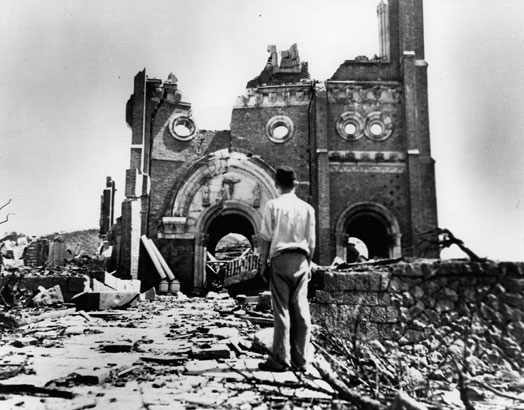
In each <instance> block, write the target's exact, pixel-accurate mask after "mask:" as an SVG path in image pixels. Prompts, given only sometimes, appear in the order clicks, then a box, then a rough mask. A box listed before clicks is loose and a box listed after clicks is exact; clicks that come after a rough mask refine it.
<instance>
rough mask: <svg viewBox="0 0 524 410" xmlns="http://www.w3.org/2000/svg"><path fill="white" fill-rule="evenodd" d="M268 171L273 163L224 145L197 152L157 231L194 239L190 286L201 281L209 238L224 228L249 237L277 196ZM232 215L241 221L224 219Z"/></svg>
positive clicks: (197, 286)
mask: <svg viewBox="0 0 524 410" xmlns="http://www.w3.org/2000/svg"><path fill="white" fill-rule="evenodd" d="M273 175H274V169H273V168H272V167H271V166H269V165H268V164H267V163H266V162H264V161H263V160H262V159H260V158H259V157H255V156H252V155H249V154H245V153H241V152H237V151H229V150H228V149H223V150H220V151H216V152H214V153H213V154H211V155H208V156H206V157H205V158H202V159H201V160H200V161H198V162H197V163H196V164H195V165H194V166H193V167H191V169H190V170H189V171H188V173H187V175H185V177H184V179H183V181H184V182H183V183H182V184H181V185H180V186H179V188H178V189H177V192H176V193H175V195H174V200H173V202H172V203H173V207H172V210H171V215H170V216H167V217H164V218H163V221H162V222H163V229H162V231H163V233H162V235H163V237H164V238H178V239H187V240H191V241H194V254H193V257H194V276H193V284H194V289H195V291H199V290H202V289H203V287H204V286H205V284H206V277H205V263H206V253H207V245H208V242H209V241H210V240H211V241H215V240H217V239H216V238H217V236H218V235H219V234H221V233H223V232H226V231H227V230H230V232H235V231H240V232H239V233H246V234H249V236H250V237H249V238H248V239H249V240H252V237H253V236H255V237H256V235H257V234H258V232H259V230H260V225H261V221H262V211H263V209H264V207H265V204H266V203H267V201H269V200H270V199H273V198H276V197H277V196H278V193H277V190H276V188H275V186H274V179H273ZM235 221H236V222H237V223H240V224H241V225H242V226H237V227H234V226H233V227H230V228H228V227H227V226H226V225H225V224H227V222H235ZM210 229H211V231H210ZM166 232H167V234H166ZM169 233H171V234H169Z"/></svg>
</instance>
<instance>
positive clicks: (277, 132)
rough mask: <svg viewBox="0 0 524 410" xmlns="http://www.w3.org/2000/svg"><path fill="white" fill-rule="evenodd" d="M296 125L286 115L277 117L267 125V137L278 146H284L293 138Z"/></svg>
mask: <svg viewBox="0 0 524 410" xmlns="http://www.w3.org/2000/svg"><path fill="white" fill-rule="evenodd" d="M294 133H295V125H294V124H293V121H292V120H291V118H289V117H288V116H286V115H275V116H274V117H272V118H271V119H270V120H269V121H268V122H267V123H266V136H267V137H268V138H269V139H270V140H271V141H272V142H274V143H276V144H282V143H284V142H286V141H288V140H290V139H291V138H292V137H293V134H294Z"/></svg>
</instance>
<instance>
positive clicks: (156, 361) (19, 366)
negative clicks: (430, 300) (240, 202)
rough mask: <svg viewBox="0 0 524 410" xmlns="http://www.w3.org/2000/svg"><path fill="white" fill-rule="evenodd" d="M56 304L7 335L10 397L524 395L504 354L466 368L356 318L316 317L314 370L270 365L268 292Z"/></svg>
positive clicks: (415, 400) (2, 348) (271, 404)
mask: <svg viewBox="0 0 524 410" xmlns="http://www.w3.org/2000/svg"><path fill="white" fill-rule="evenodd" d="M95 280H99V279H95ZM110 280H111V278H109V279H106V280H105V281H106V282H109V281H110ZM99 281H100V282H103V281H102V280H99ZM47 309H48V311H47V312H46V313H44V315H47V316H44V317H41V318H40V319H39V320H35V321H32V322H30V323H29V322H28V323H25V324H23V325H22V326H20V327H18V328H16V329H12V330H9V331H6V333H5V335H4V337H3V338H2V341H1V342H0V364H1V366H0V369H1V370H2V371H3V379H4V380H3V383H2V385H1V389H3V390H2V393H1V394H2V395H3V398H4V399H5V404H6V405H7V406H9V405H14V404H15V403H18V405H17V408H21V409H30V408H36V407H38V406H39V405H40V406H42V405H45V407H46V408H49V409H59V408H60V409H62V408H64V400H67V402H68V404H67V405H66V406H67V408H82V407H81V406H87V405H88V406H90V407H95V406H96V407H97V408H104V409H121V408H126V407H127V406H132V405H135V406H136V403H144V406H143V407H144V408H154V406H168V408H194V409H197V408H209V407H214V408H242V409H246V410H250V409H274V408H282V409H284V408H285V409H305V408H308V409H332V408H339V409H377V410H382V409H384V410H385V409H392V410H399V409H418V410H421V409H437V408H438V409H453V408H461V407H463V399H462V398H461V396H463V395H464V394H467V396H464V397H468V400H470V402H471V403H473V404H474V406H476V407H471V408H477V410H478V409H487V408H494V407H489V405H490V404H493V403H497V404H500V403H502V404H503V405H505V406H506V408H517V405H516V404H517V403H521V402H522V401H523V400H524V395H523V394H522V393H524V379H523V378H522V376H520V375H519V373H518V372H515V371H512V370H510V369H507V368H506V367H505V366H504V365H500V364H498V365H496V364H493V365H487V366H486V367H483V368H482V370H480V369H479V370H478V371H477V372H476V373H474V374H473V373H471V372H470V371H469V370H468V369H465V368H464V364H465V363H468V364H471V363H473V360H474V358H473V357H472V356H471V354H470V353H471V352H469V351H468V354H467V355H466V356H464V352H463V351H459V350H454V349H449V348H448V349H447V350H443V351H442V352H443V353H442V352H441V351H436V352H429V351H428V349H427V348H424V344H423V343H417V344H415V345H413V346H400V345H398V344H395V343H394V342H384V343H379V342H378V341H376V340H366V339H365V338H362V337H360V335H359V333H358V330H357V331H356V332H355V333H354V337H352V338H341V337H339V336H337V335H334V334H330V333H328V332H327V331H326V330H325V329H322V328H320V327H318V326H317V327H315V328H314V337H313V342H312V343H313V346H314V349H313V350H314V351H315V357H314V360H313V366H311V369H310V371H309V372H308V373H300V372H294V371H288V372H283V373H271V372H263V371H260V370H258V363H260V362H262V361H263V360H265V358H266V355H268V354H271V342H272V327H271V322H272V316H271V311H270V310H269V309H268V294H267V293H266V294H263V295H261V296H260V297H253V296H243V295H239V297H237V299H233V298H231V297H229V296H228V294H226V293H214V292H210V293H209V294H208V295H207V297H206V298H187V297H185V296H184V295H183V294H180V293H178V294H177V295H159V296H157V298H156V300H155V301H154V302H151V301H147V300H141V299H139V300H138V301H137V303H136V305H134V306H129V307H128V308H127V309H126V310H121V309H112V310H103V311H100V310H98V311H88V312H84V311H77V310H76V309H74V308H73V309H59V310H56V309H53V310H52V309H50V308H47ZM51 313H53V314H54V315H51ZM257 318H262V319H265V321H264V323H262V324H258V323H256V322H257V321H256V319H257ZM253 319H255V320H253ZM441 337H442V338H443V340H445V339H444V338H445V337H446V335H445V334H442V335H441ZM487 348H488V345H487V344H486V345H484V346H483V349H487ZM440 355H441V356H442V357H441V356H440ZM464 392H465V393H464ZM42 403H43V404H42ZM149 406H151V407H149ZM83 408H86V407H83ZM88 408H89V407H88ZM130 408H131V407H130ZM495 408H499V407H495ZM500 408H501V409H502V408H504V407H500Z"/></svg>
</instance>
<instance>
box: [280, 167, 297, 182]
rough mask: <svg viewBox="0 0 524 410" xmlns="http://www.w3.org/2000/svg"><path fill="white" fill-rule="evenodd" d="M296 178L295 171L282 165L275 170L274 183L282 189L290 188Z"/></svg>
mask: <svg viewBox="0 0 524 410" xmlns="http://www.w3.org/2000/svg"><path fill="white" fill-rule="evenodd" d="M296 179H297V176H296V174H295V170H294V169H293V168H291V167H288V166H287V165H282V166H281V167H279V168H277V173H276V175H275V181H276V182H277V184H278V185H280V186H282V187H290V186H292V185H293V184H294V182H295V181H296Z"/></svg>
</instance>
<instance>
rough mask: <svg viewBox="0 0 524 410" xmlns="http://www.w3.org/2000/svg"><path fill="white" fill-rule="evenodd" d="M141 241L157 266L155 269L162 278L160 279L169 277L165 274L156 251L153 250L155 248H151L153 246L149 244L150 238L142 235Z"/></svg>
mask: <svg viewBox="0 0 524 410" xmlns="http://www.w3.org/2000/svg"><path fill="white" fill-rule="evenodd" d="M140 239H141V241H142V243H143V244H144V248H145V249H146V251H147V254H148V255H149V257H150V258H151V261H152V262H153V265H155V269H156V271H157V272H158V276H160V279H166V277H167V275H166V272H164V269H163V268H162V265H161V263H160V261H159V260H158V257H157V256H156V253H155V251H154V250H153V248H151V244H150V243H149V239H148V237H147V236H145V235H142V236H141V237H140Z"/></svg>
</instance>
